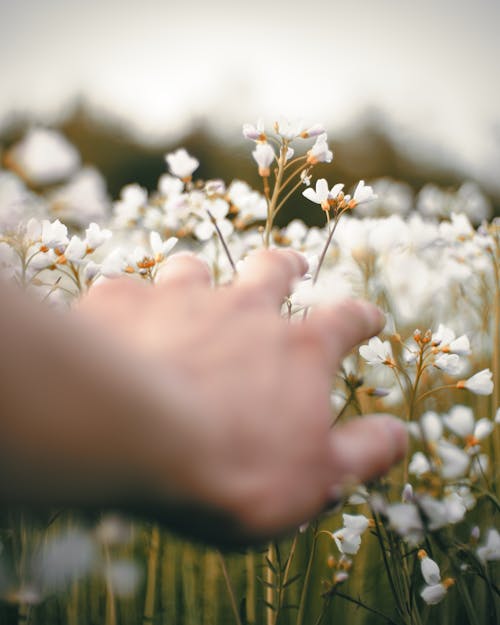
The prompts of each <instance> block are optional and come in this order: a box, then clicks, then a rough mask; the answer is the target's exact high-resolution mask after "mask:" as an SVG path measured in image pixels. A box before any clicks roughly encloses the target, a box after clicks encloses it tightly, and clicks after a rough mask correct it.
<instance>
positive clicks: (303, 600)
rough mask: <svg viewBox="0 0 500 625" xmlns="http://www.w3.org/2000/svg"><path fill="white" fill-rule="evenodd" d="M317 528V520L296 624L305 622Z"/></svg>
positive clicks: (299, 624) (301, 624) (313, 528)
mask: <svg viewBox="0 0 500 625" xmlns="http://www.w3.org/2000/svg"><path fill="white" fill-rule="evenodd" d="M317 529H318V523H317V522H315V523H314V524H313V527H312V531H313V540H312V545H311V550H310V551H309V559H308V561H307V568H306V574H305V576H304V584H303V585H302V592H301V593H300V603H299V611H298V614H297V622H296V625H303V623H304V615H305V610H306V600H307V592H308V590H309V582H310V581H311V573H312V565H313V561H314V555H315V552H316V543H317V540H318V534H317Z"/></svg>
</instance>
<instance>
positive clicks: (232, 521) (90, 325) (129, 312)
mask: <svg viewBox="0 0 500 625" xmlns="http://www.w3.org/2000/svg"><path fill="white" fill-rule="evenodd" d="M305 270H306V264H305V261H304V259H303V258H302V257H301V256H300V255H298V254H296V253H294V252H291V251H277V250H272V251H261V252H258V253H256V254H253V255H251V256H250V257H249V258H248V259H247V260H246V261H245V263H244V266H243V268H242V270H241V271H240V274H239V276H238V278H237V279H236V280H235V282H234V283H233V284H232V285H230V286H227V287H224V288H219V289H217V290H215V289H213V288H212V287H211V282H210V274H209V271H208V268H207V266H206V265H205V264H204V263H203V262H202V261H200V260H198V259H196V258H195V257H193V256H189V255H185V254H178V255H174V256H172V257H171V259H169V260H168V261H167V263H166V265H165V267H164V270H163V272H162V275H161V277H160V279H159V281H158V283H157V284H156V285H155V286H151V285H150V284H146V283H142V282H138V281H134V280H130V279H127V278H124V279H118V280H113V281H106V282H103V283H102V284H99V285H96V286H95V287H93V288H92V289H91V290H90V292H89V294H88V295H87V296H86V297H85V298H83V299H82V300H81V302H80V303H79V305H78V307H77V308H76V309H75V310H74V311H73V312H72V313H71V314H66V315H62V314H56V313H54V312H53V311H49V310H47V309H45V307H43V306H42V305H39V304H35V303H34V302H31V301H29V300H27V299H26V296H25V295H23V294H19V293H17V292H14V291H10V290H9V288H8V287H7V286H1V287H0V290H1V291H2V293H1V294H2V302H3V303H4V302H5V305H2V307H1V311H0V345H2V353H1V356H0V358H1V360H2V363H3V364H2V369H3V373H2V376H0V414H1V415H2V419H1V421H0V476H2V477H1V478H0V499H1V500H2V502H3V503H5V504H7V503H9V504H22V505H29V506H31V507H43V506H47V505H48V504H50V505H64V506H66V505H69V506H79V507H82V508H85V509H92V508H96V509H98V508H103V507H108V508H114V509H119V510H122V511H126V512H129V513H135V514H139V515H141V516H147V517H148V518H151V519H154V520H158V521H160V522H162V523H164V524H166V525H168V526H170V527H173V528H174V529H178V530H180V531H182V532H184V533H185V534H188V535H190V536H192V537H194V538H196V539H201V540H204V541H209V542H213V543H216V544H218V545H229V546H235V545H240V544H249V543H254V542H259V541H262V540H264V539H266V538H269V537H276V536H279V535H281V534H283V533H286V532H287V531H290V530H293V529H295V528H296V527H297V526H298V525H299V524H301V523H303V522H304V521H306V520H309V519H311V518H312V517H314V516H315V515H317V514H318V513H319V512H321V511H322V510H323V509H325V507H327V506H328V505H329V504H331V503H332V501H334V500H335V499H337V498H338V497H339V496H340V494H341V492H342V489H343V488H344V486H345V485H346V484H352V482H353V480H356V481H365V480H368V479H372V478H374V477H376V476H378V475H381V474H383V473H384V472H386V471H387V470H388V469H389V468H390V467H391V466H392V465H393V464H394V463H396V462H398V461H399V460H400V459H401V458H402V457H403V456H404V454H405V451H406V445H407V441H406V432H405V428H404V427H403V425H402V424H401V423H400V422H399V421H398V420H396V419H394V418H392V417H389V416H384V415H379V416H368V417H363V418H362V419H355V420H352V421H350V422H349V423H347V424H345V425H341V426H336V427H335V428H334V429H333V430H332V429H331V428H330V422H331V407H330V400H329V397H330V389H331V384H332V380H333V377H334V375H335V373H336V371H337V369H338V366H339V364H340V362H341V360H342V358H343V357H344V356H345V355H346V354H347V353H348V352H349V351H350V350H351V349H352V348H353V347H355V346H356V345H357V344H358V343H360V342H362V341H364V340H366V339H368V338H369V337H371V336H373V335H374V334H376V333H378V332H379V331H380V330H381V328H382V327H383V324H384V320H383V315H382V314H381V312H380V311H379V310H378V309H377V308H376V307H374V306H372V305H371V304H368V303H367V302H362V301H355V300H351V301H346V302H344V303H342V304H341V305H339V306H336V307H333V308H328V309H323V310H321V311H318V312H317V313H315V314H310V315H309V316H308V318H307V320H306V321H305V322H302V323H288V322H287V321H286V320H284V319H283V318H281V316H280V306H281V303H282V301H283V298H284V297H285V296H286V295H287V293H288V292H289V290H290V287H291V284H292V282H293V280H295V279H296V278H298V277H299V276H300V275H301V274H303V273H304V271H305Z"/></svg>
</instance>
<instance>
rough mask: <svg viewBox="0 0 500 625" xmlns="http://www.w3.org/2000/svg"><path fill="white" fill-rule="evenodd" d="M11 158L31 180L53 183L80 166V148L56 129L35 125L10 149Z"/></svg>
mask: <svg viewBox="0 0 500 625" xmlns="http://www.w3.org/2000/svg"><path fill="white" fill-rule="evenodd" d="M11 158H12V160H13V161H14V163H15V164H16V165H17V167H18V168H19V169H20V171H21V172H22V173H23V175H24V177H26V178H27V179H28V180H29V181H30V182H32V183H34V184H37V185H45V184H53V183H55V182H60V181H61V180H63V179H64V178H68V177H69V176H71V175H72V174H73V173H75V171H76V170H77V169H78V167H79V166H80V156H79V154H78V152H77V150H76V149H75V148H74V147H73V146H72V145H71V143H69V141H68V140H67V139H66V138H65V137H63V136H62V135H61V134H60V133H59V132H57V131H56V130H49V129H48V128H33V129H32V130H30V131H29V132H28V133H27V135H26V136H25V137H24V139H22V141H20V142H19V143H17V144H16V145H15V146H14V147H13V148H12V150H11Z"/></svg>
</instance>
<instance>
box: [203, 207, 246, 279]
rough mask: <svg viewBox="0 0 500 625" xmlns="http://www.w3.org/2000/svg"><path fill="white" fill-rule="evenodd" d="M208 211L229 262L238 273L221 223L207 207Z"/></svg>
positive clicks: (235, 272)
mask: <svg viewBox="0 0 500 625" xmlns="http://www.w3.org/2000/svg"><path fill="white" fill-rule="evenodd" d="M207 213H208V216H209V217H210V220H211V222H212V223H213V225H214V228H215V232H217V236H218V237H219V240H220V242H221V243H222V247H223V248H224V252H225V253H226V256H227V259H228V261H229V264H230V265H231V268H232V270H233V272H234V274H235V275H237V274H238V271H237V269H236V265H235V264H234V260H233V257H232V256H231V252H230V251H229V248H228V246H227V243H226V241H225V239H224V237H223V236H222V232H221V231H220V228H219V225H218V224H217V221H216V220H215V217H214V216H213V215H212V213H211V212H210V211H209V210H208V209H207Z"/></svg>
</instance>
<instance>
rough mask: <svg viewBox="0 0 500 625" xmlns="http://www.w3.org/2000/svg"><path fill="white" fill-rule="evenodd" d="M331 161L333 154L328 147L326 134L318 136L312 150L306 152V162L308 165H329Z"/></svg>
mask: <svg viewBox="0 0 500 625" xmlns="http://www.w3.org/2000/svg"><path fill="white" fill-rule="evenodd" d="M332 160H333V152H332V151H331V150H330V148H329V147H328V140H327V136H326V133H323V134H321V135H319V136H318V137H317V138H316V141H315V143H314V145H313V146H312V148H311V149H310V150H309V151H308V152H307V162H308V163H309V164H310V165H315V164H316V163H331V162H332Z"/></svg>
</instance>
